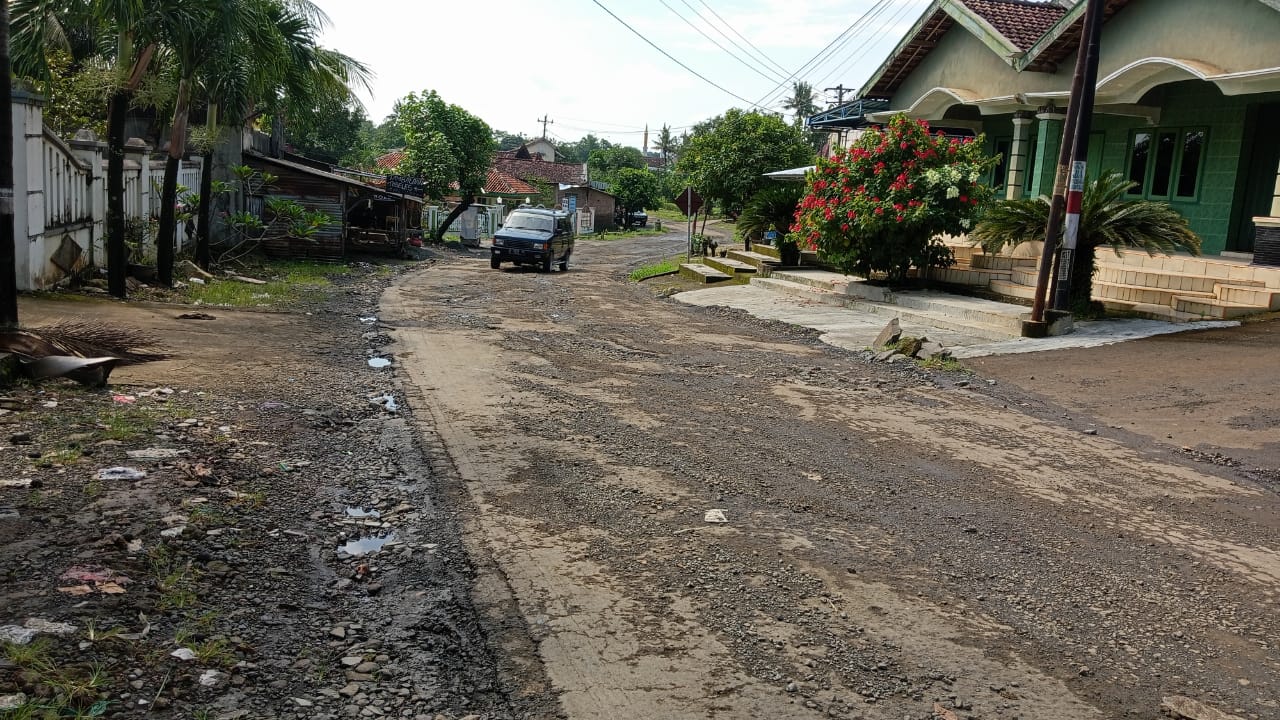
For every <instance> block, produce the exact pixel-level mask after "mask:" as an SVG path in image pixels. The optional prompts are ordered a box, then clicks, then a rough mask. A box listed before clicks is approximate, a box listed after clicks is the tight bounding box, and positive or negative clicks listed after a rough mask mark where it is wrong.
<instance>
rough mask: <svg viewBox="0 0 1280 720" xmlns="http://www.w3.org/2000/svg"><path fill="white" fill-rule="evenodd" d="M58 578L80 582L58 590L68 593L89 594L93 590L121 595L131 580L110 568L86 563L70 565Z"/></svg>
mask: <svg viewBox="0 0 1280 720" xmlns="http://www.w3.org/2000/svg"><path fill="white" fill-rule="evenodd" d="M58 579H59V580H75V581H78V582H79V583H80V584H79V585H69V586H65V587H60V588H58V592H64V593H67V594H68V595H89V594H91V593H93V592H100V593H104V594H106V595H120V594H123V593H124V592H125V589H124V585H125V584H126V583H128V582H129V578H127V577H125V576H123V575H121V574H119V573H117V572H116V571H114V570H111V569H109V568H99V567H89V566H86V565H76V566H73V567H70V568H68V569H67V571H66V572H64V573H62V575H61V576H59V578H58Z"/></svg>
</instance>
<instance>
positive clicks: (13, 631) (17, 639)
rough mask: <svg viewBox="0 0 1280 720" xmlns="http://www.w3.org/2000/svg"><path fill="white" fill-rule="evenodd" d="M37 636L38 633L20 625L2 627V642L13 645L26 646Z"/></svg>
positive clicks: (0, 634)
mask: <svg viewBox="0 0 1280 720" xmlns="http://www.w3.org/2000/svg"><path fill="white" fill-rule="evenodd" d="M35 636H36V631H35V630H32V629H31V628H24V627H20V626H18V625H0V641H4V642H7V643H9V644H11V645H26V644H27V643H29V642H31V640H32V638H34V637H35Z"/></svg>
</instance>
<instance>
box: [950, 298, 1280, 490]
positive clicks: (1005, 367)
mask: <svg viewBox="0 0 1280 720" xmlns="http://www.w3.org/2000/svg"><path fill="white" fill-rule="evenodd" d="M965 363H966V364H967V365H969V366H970V367H972V368H974V369H975V370H976V371H977V372H979V373H981V374H982V375H984V376H986V377H992V378H998V379H1000V380H1001V381H1004V382H1009V383H1013V384H1016V385H1017V386H1018V387H1021V388H1023V389H1024V390H1027V391H1028V392H1032V393H1035V394H1037V395H1039V396H1042V397H1044V398H1048V399H1050V400H1051V401H1052V402H1054V403H1055V404H1057V405H1059V406H1061V407H1062V408H1065V409H1067V410H1068V411H1069V412H1071V413H1083V414H1087V415H1089V416H1091V417H1093V418H1097V419H1098V421H1099V422H1101V423H1104V424H1106V425H1108V426H1114V427H1115V428H1116V429H1121V430H1125V431H1128V432H1131V433H1134V434H1136V435H1138V436H1141V437H1142V438H1144V439H1145V441H1146V442H1149V443H1151V444H1153V445H1155V446H1161V447H1166V446H1172V447H1173V448H1175V449H1181V448H1186V449H1187V453H1188V454H1189V455H1192V456H1195V457H1199V458H1202V459H1205V460H1208V461H1211V462H1219V463H1228V464H1237V465H1239V466H1242V467H1243V468H1244V469H1245V470H1247V471H1249V470H1252V471H1253V472H1254V473H1255V474H1257V475H1258V477H1259V479H1260V480H1263V481H1267V482H1270V483H1271V487H1273V488H1275V489H1280V431H1277V428H1280V387H1277V384H1276V378H1277V377H1278V376H1280V319H1271V320H1265V321H1262V322H1249V323H1245V324H1243V325H1241V326H1239V327H1235V328H1226V329H1221V330H1204V331H1192V332H1183V333H1177V334H1173V335H1160V336H1157V337H1151V338H1145V339H1142V340H1136V341H1132V342H1125V343H1119V344H1116V345H1108V346H1105V347H1099V348H1090V349H1077V350H1056V351H1051V352H1043V353H1031V354H1026V355H1003V356H992V357H984V358H974V359H971V360H966V361H965Z"/></svg>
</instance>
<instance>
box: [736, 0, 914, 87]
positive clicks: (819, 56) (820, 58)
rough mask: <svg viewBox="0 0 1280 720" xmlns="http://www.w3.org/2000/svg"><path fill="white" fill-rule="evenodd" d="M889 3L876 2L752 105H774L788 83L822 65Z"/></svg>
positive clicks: (879, 0) (887, 0) (883, 0)
mask: <svg viewBox="0 0 1280 720" xmlns="http://www.w3.org/2000/svg"><path fill="white" fill-rule="evenodd" d="M889 2H890V0H877V2H876V4H875V5H873V6H872V7H871V8H869V9H868V10H867V11H866V12H864V13H863V14H862V15H861V16H860V17H858V19H856V20H854V21H853V22H852V23H851V24H850V25H849V27H847V28H845V29H844V31H843V32H841V33H840V34H839V35H837V36H835V37H834V38H833V39H832V40H831V42H829V43H827V45H826V47H824V48H822V49H821V50H819V51H818V54H817V55H814V56H813V57H812V58H811V59H810V60H809V61H808V62H806V63H805V64H804V65H801V66H800V67H799V68H798V69H797V70H796V71H795V72H793V73H791V74H790V75H788V76H787V77H786V79H784V80H783V81H782V82H780V83H778V84H777V85H776V86H775V87H774V88H773V89H772V90H770V91H769V92H767V93H765V94H764V95H763V96H762V97H761V98H760V101H759V102H756V103H752V104H753V105H754V106H755V107H767V105H768V104H772V103H773V102H775V101H776V96H777V95H778V94H779V92H784V93H785V92H786V90H787V83H789V82H791V81H792V80H794V79H795V78H796V77H797V76H799V75H800V74H801V73H803V72H805V70H806V69H808V68H809V67H810V66H811V65H814V64H815V63H820V62H821V61H823V60H824V56H825V55H826V54H827V53H828V51H830V50H831V48H832V47H834V46H835V44H836V43H838V42H840V40H841V39H842V38H844V37H845V36H846V35H848V34H849V33H851V32H853V31H854V30H855V29H857V28H858V26H859V24H860V23H862V21H863V20H864V19H865V18H866V17H867V16H868V15H870V14H871V13H872V12H873V11H875V10H877V9H881V8H882V7H883V6H885V5H888V4H889Z"/></svg>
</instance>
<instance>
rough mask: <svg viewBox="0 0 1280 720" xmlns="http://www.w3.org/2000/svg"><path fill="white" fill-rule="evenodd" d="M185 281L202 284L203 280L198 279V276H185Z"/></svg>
mask: <svg viewBox="0 0 1280 720" xmlns="http://www.w3.org/2000/svg"><path fill="white" fill-rule="evenodd" d="M187 282H189V283H191V284H192V285H203V284H204V280H202V279H200V278H198V277H192V278H187Z"/></svg>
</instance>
